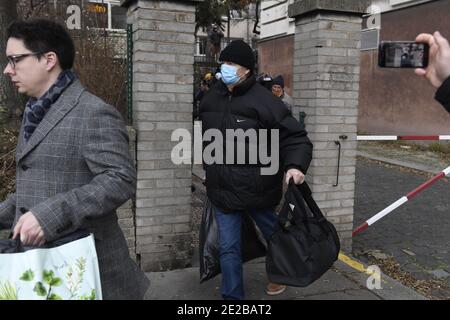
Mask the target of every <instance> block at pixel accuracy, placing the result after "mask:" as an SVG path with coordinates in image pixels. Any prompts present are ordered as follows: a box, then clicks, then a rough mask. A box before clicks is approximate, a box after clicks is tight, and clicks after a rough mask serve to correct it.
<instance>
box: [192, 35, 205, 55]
mask: <svg viewBox="0 0 450 320" xmlns="http://www.w3.org/2000/svg"><path fill="white" fill-rule="evenodd" d="M206 45H207V40H206V37H196V38H195V55H196V56H205V55H206Z"/></svg>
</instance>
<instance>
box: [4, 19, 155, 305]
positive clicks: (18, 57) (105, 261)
mask: <svg viewBox="0 0 450 320" xmlns="http://www.w3.org/2000/svg"><path fill="white" fill-rule="evenodd" d="M7 39H8V40H7V46H6V56H7V58H8V64H7V65H6V67H5V69H4V71H3V73H4V75H5V76H8V77H10V79H11V81H12V82H13V83H14V85H15V86H16V87H17V89H18V91H19V92H20V93H23V94H26V95H27V96H29V97H30V99H29V100H28V102H27V104H26V106H25V111H24V117H23V121H22V127H21V130H20V134H19V138H18V144H17V149H16V163H17V167H16V192H15V193H13V194H10V195H8V197H7V198H6V199H5V200H4V201H3V202H0V229H11V230H13V238H14V239H16V238H17V237H19V236H20V239H21V241H22V243H23V244H24V245H33V246H41V245H43V244H45V243H46V242H51V241H53V240H55V239H58V238H61V237H63V236H65V235H68V234H70V233H73V232H75V231H77V230H80V229H83V230H87V231H90V232H92V233H93V234H94V237H95V240H96V241H95V245H96V249H97V255H98V259H99V267H100V276H101V284H102V291H103V298H105V299H141V298H142V297H143V296H144V294H145V292H146V289H147V288H148V279H147V278H146V277H145V275H144V274H143V273H142V271H141V270H139V268H138V267H137V265H136V264H135V263H134V262H133V261H132V260H131V258H130V255H129V251H128V247H127V244H126V241H125V237H124V235H123V232H122V230H121V229H120V227H119V225H118V223H117V215H116V213H115V210H116V209H117V208H118V207H119V206H120V205H122V204H123V203H124V202H125V201H127V200H128V199H130V198H131V197H132V196H133V195H134V193H135V190H136V188H135V184H136V171H135V168H134V165H133V162H132V160H131V157H130V154H129V151H128V134H127V131H126V127H125V124H124V121H123V120H122V118H121V116H120V115H119V113H118V112H117V111H116V110H115V109H114V108H113V107H112V106H109V105H107V104H106V103H105V102H103V101H102V100H101V99H99V98H98V97H96V96H94V95H93V94H91V93H89V92H88V91H87V90H86V89H85V88H83V86H82V85H81V83H80V81H79V80H78V79H77V77H76V75H75V74H74V73H73V72H72V70H71V68H72V66H73V62H74V58H75V48H74V44H73V41H72V39H71V38H70V35H69V34H68V33H67V31H66V30H65V29H64V28H63V27H62V26H61V25H59V24H57V23H55V22H52V21H49V20H43V19H38V20H28V21H16V22H13V23H12V24H11V25H10V26H9V28H8V30H7Z"/></svg>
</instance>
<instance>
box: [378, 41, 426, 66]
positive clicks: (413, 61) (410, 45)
mask: <svg viewBox="0 0 450 320" xmlns="http://www.w3.org/2000/svg"><path fill="white" fill-rule="evenodd" d="M428 51H429V46H428V44H425V43H416V42H381V43H380V46H379V53H378V59H379V63H378V64H379V66H380V67H383V68H426V67H427V65H428Z"/></svg>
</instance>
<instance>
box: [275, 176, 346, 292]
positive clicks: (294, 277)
mask: <svg viewBox="0 0 450 320" xmlns="http://www.w3.org/2000/svg"><path fill="white" fill-rule="evenodd" d="M304 201H306V203H307V204H308V207H309V209H310V212H308V211H307V209H306V207H305V203H304ZM278 222H279V223H278V224H277V226H276V229H275V232H274V234H273V235H272V236H271V238H270V240H269V244H268V250H267V258H266V271H267V275H268V278H269V280H270V281H271V282H273V283H277V284H284V285H288V286H294V287H306V286H308V285H309V284H311V283H312V282H314V281H315V280H317V279H318V278H320V277H321V276H322V275H323V274H324V273H325V272H326V271H327V270H329V269H330V268H331V266H332V265H333V263H334V262H335V261H336V260H337V259H338V255H339V250H340V244H339V237H338V235H337V232H336V229H335V228H334V226H333V224H331V223H330V222H329V221H327V220H326V219H325V217H324V216H323V214H322V212H321V211H320V209H319V207H318V206H317V204H316V202H315V201H314V199H313V198H312V196H311V190H310V189H309V186H308V185H307V184H306V182H304V183H303V184H301V185H295V184H294V182H293V180H292V179H291V180H290V182H289V187H288V189H287V191H286V193H285V197H284V204H283V207H282V209H281V211H280V214H279V220H278Z"/></svg>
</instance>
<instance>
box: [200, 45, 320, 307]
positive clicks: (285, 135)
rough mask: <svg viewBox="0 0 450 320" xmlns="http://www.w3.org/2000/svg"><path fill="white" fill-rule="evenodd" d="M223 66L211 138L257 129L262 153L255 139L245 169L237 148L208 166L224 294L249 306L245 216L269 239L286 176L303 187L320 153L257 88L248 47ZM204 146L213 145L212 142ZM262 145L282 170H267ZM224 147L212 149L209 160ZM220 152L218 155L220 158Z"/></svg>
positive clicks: (208, 107) (210, 113) (205, 118)
mask: <svg viewBox="0 0 450 320" xmlns="http://www.w3.org/2000/svg"><path fill="white" fill-rule="evenodd" d="M220 60H221V61H222V62H223V64H222V66H221V74H222V77H221V80H220V81H218V83H217V84H216V85H215V86H214V87H213V88H211V90H210V92H209V93H208V95H206V96H205V97H204V99H203V100H202V103H201V105H200V120H201V121H202V129H203V132H204V133H206V132H208V130H211V129H214V130H216V132H219V131H220V133H221V134H222V136H223V142H224V141H225V140H227V142H230V141H234V140H233V139H234V138H233V137H231V138H228V134H229V132H230V131H232V132H237V131H235V130H238V129H242V130H243V131H245V132H250V131H252V130H254V131H253V132H256V136H257V137H258V138H259V139H258V143H259V144H258V146H256V145H255V143H252V142H251V139H246V140H245V142H244V143H243V145H244V148H243V149H241V150H245V162H244V163H242V162H239V161H237V160H236V158H239V156H240V155H241V154H239V153H238V152H236V150H238V148H235V147H234V146H233V148H234V150H231V149H229V148H228V145H227V146H223V151H224V153H223V155H224V156H223V161H221V160H218V161H216V162H215V163H205V162H207V161H204V163H205V165H204V167H205V170H206V189H207V195H208V197H209V199H210V200H211V202H212V204H213V205H214V206H215V208H216V221H217V225H218V227H219V235H220V236H219V239H220V266H221V270H222V285H221V293H222V296H223V298H224V299H243V298H244V288H243V278H242V259H241V238H240V237H241V235H240V226H241V214H242V213H243V212H248V213H250V215H251V216H252V218H253V219H254V220H255V222H256V224H257V225H258V227H259V228H260V230H261V232H262V233H263V235H264V236H265V237H266V239H268V238H269V237H270V235H271V234H272V233H273V230H274V226H275V223H276V221H277V216H276V214H275V207H276V206H277V205H278V204H279V202H280V200H281V197H282V188H283V175H284V174H285V173H286V181H289V179H291V178H292V179H294V182H295V183H297V184H301V183H303V181H304V179H305V174H306V172H307V170H308V167H309V164H310V162H311V158H312V148H313V146H312V143H311V142H310V140H309V139H308V137H307V132H306V131H305V128H304V127H303V125H301V124H300V123H299V122H298V121H297V120H296V119H295V118H293V117H292V115H291V113H290V112H289V110H288V109H287V108H286V107H285V105H284V103H283V102H282V101H281V100H280V99H279V98H277V97H275V96H274V95H273V94H272V93H271V92H270V91H268V90H267V89H265V88H264V87H263V86H261V85H260V84H258V83H256V79H255V76H254V74H253V69H254V65H255V61H254V55H253V52H252V49H251V48H250V47H249V46H248V45H247V44H246V43H245V42H243V41H241V40H237V41H233V42H231V43H230V44H229V45H228V46H227V47H226V48H225V49H224V50H223V51H222V53H221V55H220ZM264 129H265V131H271V130H273V131H271V135H270V136H269V137H265V138H266V139H264V134H263V133H262V132H264ZM247 130H249V131H247ZM276 134H278V137H279V138H278V139H276ZM225 137H227V139H226V138H225ZM274 137H275V139H273V138H274ZM204 140H207V139H206V136H205V135H204ZM261 140H265V141H266V142H267V147H268V149H269V150H272V149H273V150H272V151H271V155H270V157H271V160H273V162H275V164H276V165H277V167H276V168H275V170H272V174H267V172H266V173H265V172H264V170H263V169H269V168H267V162H266V161H263V159H262V158H261V150H258V151H259V153H257V152H255V150H256V149H258V147H261V144H260V142H261ZM217 142H218V141H216V140H214V141H213V142H212V143H204V154H205V153H206V151H207V150H209V149H211V145H213V144H214V143H217ZM223 144H225V143H223ZM220 151H221V150H216V152H215V156H218V159H220V156H219V154H220ZM241 153H242V152H241ZM252 153H253V155H254V154H255V153H257V154H258V155H259V158H258V159H257V161H251V159H252ZM278 154H279V159H278ZM278 160H279V161H278ZM278 163H279V166H278ZM272 164H273V163H271V165H272ZM284 289H285V286H280V285H276V284H269V286H268V288H267V293H268V294H278V293H281V292H282V291H284Z"/></svg>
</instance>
